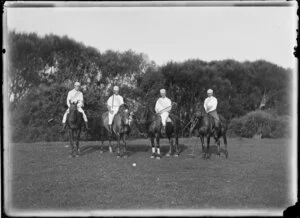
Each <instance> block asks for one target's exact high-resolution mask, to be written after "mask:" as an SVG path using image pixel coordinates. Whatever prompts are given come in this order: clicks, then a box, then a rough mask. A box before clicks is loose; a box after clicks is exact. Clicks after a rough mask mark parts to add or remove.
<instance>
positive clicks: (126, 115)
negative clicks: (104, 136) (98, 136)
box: [101, 104, 131, 158]
mask: <svg viewBox="0 0 300 218" xmlns="http://www.w3.org/2000/svg"><path fill="white" fill-rule="evenodd" d="M108 113H109V112H108V111H107V112H105V113H103V114H102V122H103V123H102V125H103V127H104V128H105V129H106V130H107V132H108V140H109V152H110V153H113V150H112V146H111V140H112V136H113V135H115V136H116V137H117V143H118V150H117V158H119V157H121V156H124V157H127V152H126V136H128V135H129V133H130V122H131V115H130V112H129V109H128V106H127V105H125V104H123V105H121V106H120V108H119V111H118V113H117V114H116V115H115V116H114V119H113V122H112V132H111V131H110V129H109V124H108ZM121 139H122V141H123V146H122V147H123V149H122V150H123V153H122V155H121V153H120V150H121V143H120V140H121ZM102 146H103V143H102V144H101V147H102ZM101 150H102V148H101Z"/></svg>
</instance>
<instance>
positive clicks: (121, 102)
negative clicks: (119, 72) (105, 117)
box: [120, 96, 124, 106]
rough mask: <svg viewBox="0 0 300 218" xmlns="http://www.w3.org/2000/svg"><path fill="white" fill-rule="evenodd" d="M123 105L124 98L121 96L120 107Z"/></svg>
mask: <svg viewBox="0 0 300 218" xmlns="http://www.w3.org/2000/svg"><path fill="white" fill-rule="evenodd" d="M122 104H124V99H123V97H122V96H120V106H121V105H122Z"/></svg>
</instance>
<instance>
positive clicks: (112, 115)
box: [108, 110, 118, 133]
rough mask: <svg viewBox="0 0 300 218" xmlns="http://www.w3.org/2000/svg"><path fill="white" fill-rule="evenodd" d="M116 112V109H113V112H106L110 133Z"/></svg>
mask: <svg viewBox="0 0 300 218" xmlns="http://www.w3.org/2000/svg"><path fill="white" fill-rule="evenodd" d="M117 112H118V111H117V110H113V113H110V112H108V125H109V131H110V133H112V123H113V120H114V117H115V114H116V113H117Z"/></svg>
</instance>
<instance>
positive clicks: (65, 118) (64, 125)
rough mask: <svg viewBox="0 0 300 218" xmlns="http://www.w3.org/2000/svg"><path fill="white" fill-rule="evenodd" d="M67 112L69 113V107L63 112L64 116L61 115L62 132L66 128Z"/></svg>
mask: <svg viewBox="0 0 300 218" xmlns="http://www.w3.org/2000/svg"><path fill="white" fill-rule="evenodd" d="M68 113H69V108H68V109H67V110H66V112H65V114H64V116H63V119H62V124H63V127H62V129H61V131H60V132H63V131H65V129H66V121H67V116H68Z"/></svg>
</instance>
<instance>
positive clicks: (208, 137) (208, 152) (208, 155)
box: [206, 135, 210, 158]
mask: <svg viewBox="0 0 300 218" xmlns="http://www.w3.org/2000/svg"><path fill="white" fill-rule="evenodd" d="M209 143H210V135H208V136H207V146H206V158H210V150H209Z"/></svg>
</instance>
